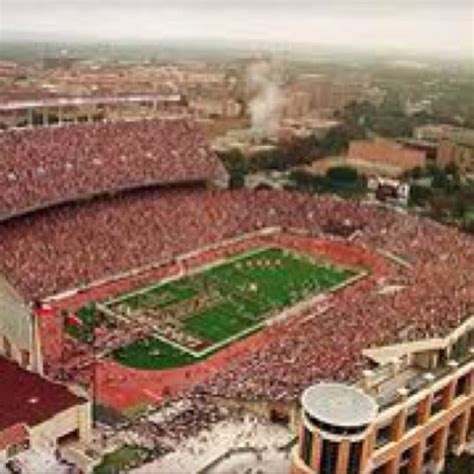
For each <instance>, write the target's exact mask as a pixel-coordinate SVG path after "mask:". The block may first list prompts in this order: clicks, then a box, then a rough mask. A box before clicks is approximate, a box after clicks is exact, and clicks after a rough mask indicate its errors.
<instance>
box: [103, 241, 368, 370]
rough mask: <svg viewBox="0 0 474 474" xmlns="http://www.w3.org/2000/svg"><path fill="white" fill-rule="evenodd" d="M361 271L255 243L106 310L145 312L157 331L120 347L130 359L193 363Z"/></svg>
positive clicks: (160, 364)
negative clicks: (283, 311) (253, 246)
mask: <svg viewBox="0 0 474 474" xmlns="http://www.w3.org/2000/svg"><path fill="white" fill-rule="evenodd" d="M358 273H359V272H358V271H356V270H354V269H349V268H341V267H336V266H334V265H332V264H331V263H330V262H327V261H323V260H321V261H318V260H315V259H313V258H312V257H309V256H307V255H304V254H302V253H298V252H295V251H290V250H287V249H284V248H278V247H268V248H257V249H252V250H251V251H248V252H245V253H241V254H238V255H234V256H232V257H230V258H228V259H226V260H223V261H219V262H215V263H214V264H213V265H211V266H207V267H205V268H201V269H199V270H198V271H196V272H193V273H190V274H187V275H185V276H183V277H181V278H175V279H173V280H171V281H167V282H161V283H158V284H154V285H151V286H147V287H145V288H140V289H139V290H137V291H135V292H132V293H128V294H125V295H121V296H119V297H118V298H115V299H112V300H109V301H107V302H106V303H105V306H106V308H107V311H109V312H111V313H114V314H117V315H120V317H125V318H127V319H129V320H133V319H134V318H139V317H140V318H143V317H146V318H148V320H151V321H152V322H153V327H154V334H150V336H149V337H148V338H146V339H143V340H140V341H137V342H134V343H132V344H130V345H128V346H125V347H122V348H120V349H118V350H116V351H115V352H114V357H115V358H116V359H117V360H118V361H119V362H121V363H122V364H124V365H127V366H131V367H137V368H148V369H161V368H169V367H176V366H180V365H185V364H189V363H192V362H195V361H198V360H201V359H203V358H204V357H206V356H207V355H209V354H211V353H213V352H215V351H217V350H218V349H220V348H222V347H224V346H226V345H228V344H230V343H232V342H233V341H235V340H238V339H241V338H243V337H245V336H247V335H248V334H251V333H253V332H255V331H257V330H258V329H260V328H261V327H262V326H263V325H264V324H265V322H266V321H267V320H268V319H269V318H272V317H274V316H276V315H278V314H279V313H281V311H282V310H283V309H284V308H287V307H291V306H293V305H295V304H296V303H298V302H299V301H302V300H305V299H307V298H309V297H312V296H314V295H316V294H318V293H321V292H325V291H328V290H330V289H332V288H335V287H336V286H339V285H342V284H344V283H345V282H347V281H348V280H349V279H351V278H353V277H355V276H357V275H358Z"/></svg>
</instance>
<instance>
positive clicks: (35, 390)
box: [0, 357, 86, 431]
mask: <svg viewBox="0 0 474 474" xmlns="http://www.w3.org/2000/svg"><path fill="white" fill-rule="evenodd" d="M0 374H1V383H2V389H1V390H0V431H3V430H5V429H6V428H9V427H11V426H13V425H17V424H26V425H28V426H35V425H38V424H40V423H43V422H44V421H46V420H48V419H49V418H51V417H53V416H55V415H56V414H58V413H60V412H62V411H64V410H67V409H68V408H71V407H73V406H75V405H80V404H83V403H85V402H86V399H85V398H81V397H78V396H77V395H74V394H73V393H72V392H71V391H70V390H69V389H68V388H67V387H66V386H64V385H61V384H57V383H53V382H50V381H49V380H47V379H45V378H43V377H41V376H40V375H38V374H36V373H33V372H29V371H27V370H25V369H23V368H21V367H20V366H19V365H17V364H15V363H13V362H10V361H9V360H7V359H4V358H3V357H0ZM5 387H8V388H7V389H6V390H5V389H4V388H5Z"/></svg>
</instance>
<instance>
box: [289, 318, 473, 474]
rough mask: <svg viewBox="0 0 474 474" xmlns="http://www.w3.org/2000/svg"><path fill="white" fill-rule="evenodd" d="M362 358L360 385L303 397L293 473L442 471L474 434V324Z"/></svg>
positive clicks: (329, 387) (325, 386)
mask: <svg viewBox="0 0 474 474" xmlns="http://www.w3.org/2000/svg"><path fill="white" fill-rule="evenodd" d="M365 355H366V356H367V357H368V358H369V359H370V361H371V363H372V365H373V366H374V367H375V368H374V369H373V370H366V371H365V372H364V376H363V378H362V380H360V381H359V383H357V384H355V385H353V386H349V385H344V384H333V383H320V384H317V385H314V386H312V387H309V388H308V389H307V390H306V391H305V392H304V394H303V396H302V399H301V406H302V408H301V421H300V424H299V425H300V428H299V433H300V434H299V442H298V444H297V446H296V447H295V449H294V451H293V464H292V474H310V473H311V474H314V473H317V474H366V473H367V474H368V473H372V474H422V473H430V474H436V473H440V472H442V471H443V469H444V463H445V458H446V456H447V454H448V452H453V453H455V454H461V453H462V452H463V451H464V450H465V448H466V444H467V441H468V439H469V438H470V437H472V436H474V318H471V319H470V320H468V321H466V322H465V323H464V324H463V325H462V326H461V327H459V328H457V329H456V330H455V331H453V332H452V333H451V334H450V335H448V336H447V337H446V338H445V339H441V338H436V339H430V340H420V341H414V342H409V343H404V344H397V345H393V346H386V347H381V348H378V349H370V350H367V351H365Z"/></svg>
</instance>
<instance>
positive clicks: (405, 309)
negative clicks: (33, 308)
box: [0, 189, 474, 399]
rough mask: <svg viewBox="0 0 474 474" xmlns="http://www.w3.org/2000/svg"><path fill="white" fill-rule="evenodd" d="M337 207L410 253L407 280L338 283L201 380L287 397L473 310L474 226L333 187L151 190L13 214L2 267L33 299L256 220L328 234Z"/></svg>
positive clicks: (0, 234) (352, 372)
mask: <svg viewBox="0 0 474 474" xmlns="http://www.w3.org/2000/svg"><path fill="white" fill-rule="evenodd" d="M334 219H337V220H339V221H340V222H344V223H346V225H353V226H356V227H357V229H358V230H357V232H356V234H355V236H352V237H351V239H350V241H347V242H348V245H349V244H350V243H352V244H357V245H359V246H362V248H367V249H370V250H371V251H373V252H375V251H376V250H383V251H384V252H386V253H392V254H394V255H396V256H398V257H399V258H400V259H403V260H404V261H405V262H406V265H395V264H393V265H392V266H394V267H396V269H397V270H396V271H394V273H393V275H392V278H393V279H394V281H396V283H397V285H398V287H400V288H401V289H399V291H393V292H383V291H379V290H380V285H381V282H380V278H378V279H377V275H376V274H372V275H369V277H368V278H365V279H363V280H361V281H359V282H358V283H357V284H354V285H351V286H348V287H347V288H345V289H343V290H341V291H340V292H338V293H337V302H336V304H332V305H331V307H330V308H329V309H328V310H327V311H325V312H324V314H323V315H321V316H319V317H316V318H314V319H312V318H307V319H303V320H301V321H302V322H301V323H300V324H294V322H293V321H289V322H288V321H287V322H285V323H282V324H285V330H284V331H283V330H281V328H277V329H276V330H275V331H274V332H275V337H274V338H272V339H271V343H269V344H267V345H265V346H264V347H263V348H261V349H259V350H256V351H253V352H250V353H248V355H246V356H244V357H242V358H239V359H238V360H236V361H235V362H234V363H232V364H230V365H229V366H227V367H226V368H224V369H222V370H221V371H220V372H219V373H218V374H217V375H216V376H215V377H214V378H213V379H212V380H210V381H208V382H206V383H205V384H204V386H203V387H202V390H204V391H205V392H206V393H211V394H214V395H234V396H245V397H249V396H251V397H271V398H273V399H287V398H293V397H295V396H297V395H298V394H299V393H300V391H301V390H302V389H303V388H304V387H305V386H307V385H308V384H309V383H311V382H313V381H314V380H317V379H327V378H331V379H338V380H352V379H354V378H355V377H357V376H358V374H359V373H360V368H361V367H362V364H363V359H362V349H364V348H366V347H367V346H370V345H378V344H381V343H385V342H394V341H395V340H401V339H403V340H413V339H417V338H420V337H428V336H436V335H441V334H444V333H446V331H447V330H448V329H451V328H453V327H455V326H457V325H458V324H459V323H460V321H461V320H462V319H463V318H465V317H466V316H467V315H468V314H470V312H472V311H473V310H474V308H473V302H474V274H473V272H472V268H474V245H473V244H474V243H473V241H472V238H470V237H469V236H467V235H464V234H461V233H459V232H458V231H456V230H454V229H450V228H446V227H442V226H440V225H439V224H436V223H433V222H431V221H429V220H426V219H424V218H419V217H414V216H408V215H405V214H400V213H395V212H392V211H389V210H385V209H380V208H378V207H374V206H369V205H365V204H362V203H358V202H347V201H339V200H334V199H331V198H329V197H320V198H314V197H310V196H305V195H302V194H298V193H288V192H281V191H263V190H262V191H257V192H255V191H217V190H215V191H211V190H204V189H170V190H166V191H165V190H158V191H156V190H142V191H136V192H134V193H129V194H126V195H122V196H116V197H108V198H103V199H100V200H96V201H94V202H90V203H82V204H78V205H71V206H66V207H61V208H56V209H50V210H47V211H43V212H41V213H37V214H34V215H31V216H24V217H22V218H18V219H14V220H11V221H7V222H5V223H3V224H2V225H1V226H0V268H1V271H2V272H3V273H4V274H5V275H6V276H7V277H8V278H9V279H10V281H11V282H12V283H13V284H14V285H16V286H17V288H18V289H20V290H21V291H22V292H23V293H24V294H25V295H26V296H27V297H28V298H31V299H32V298H38V297H42V296H46V295H50V294H53V293H55V292H58V291H61V290H66V289H70V288H73V287H76V286H78V285H81V284H88V283H90V282H93V281H95V280H97V279H100V278H104V277H107V276H112V275H114V274H116V273H118V272H123V271H126V270H130V269H132V268H136V267H140V266H142V265H145V264H149V263H150V262H154V261H159V260H164V259H169V258H172V257H174V256H177V255H180V254H183V253H185V252H190V251H192V250H196V249H198V248H202V247H206V246H208V245H209V244H212V243H216V242H219V241H222V240H223V239H229V238H232V237H235V236H238V235H242V234H243V233H246V232H251V231H254V230H256V229H261V228H265V227H272V226H278V227H281V228H286V229H289V230H293V231H295V230H297V229H304V230H305V231H307V232H310V233H313V234H317V235H320V233H321V232H322V229H323V228H324V227H325V226H326V225H327V223H328V222H330V221H334ZM336 238H337V239H341V237H339V236H338V237H336ZM385 278H389V277H385ZM308 311H309V312H311V309H309V310H308ZM272 330H273V329H270V331H272ZM295 367H298V370H295Z"/></svg>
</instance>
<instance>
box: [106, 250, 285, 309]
mask: <svg viewBox="0 0 474 474" xmlns="http://www.w3.org/2000/svg"><path fill="white" fill-rule="evenodd" d="M272 248H279V247H276V246H273V245H265V246H259V247H256V248H253V249H251V250H249V251H248V252H247V251H245V252H238V253H237V255H235V256H234V257H221V258H219V259H216V260H214V261H213V262H211V263H208V264H205V265H202V266H201V267H197V268H192V269H190V270H189V271H188V272H186V273H185V274H184V275H181V274H178V275H172V276H170V277H166V278H163V279H162V280H159V281H158V282H154V283H152V284H151V285H147V286H144V287H141V288H139V289H138V290H135V291H131V292H129V293H125V294H123V295H121V296H118V297H116V298H112V299H109V300H106V301H105V302H104V303H103V305H104V306H106V307H109V306H110V305H113V304H117V303H121V302H123V301H126V300H128V299H131V298H133V297H134V296H137V295H141V294H144V293H149V292H151V291H153V290H155V289H157V288H159V287H161V286H164V285H166V284H167V283H172V282H176V281H179V280H182V279H184V278H187V277H191V276H195V275H199V274H200V273H204V272H206V271H208V270H212V269H213V268H215V267H218V266H223V265H225V264H229V265H230V264H232V263H235V262H238V261H239V260H242V259H244V258H248V257H253V256H255V255H258V254H259V253H262V252H266V251H267V250H271V249H272Z"/></svg>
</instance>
